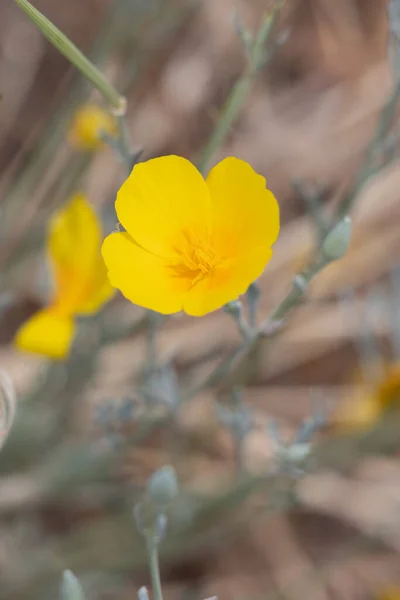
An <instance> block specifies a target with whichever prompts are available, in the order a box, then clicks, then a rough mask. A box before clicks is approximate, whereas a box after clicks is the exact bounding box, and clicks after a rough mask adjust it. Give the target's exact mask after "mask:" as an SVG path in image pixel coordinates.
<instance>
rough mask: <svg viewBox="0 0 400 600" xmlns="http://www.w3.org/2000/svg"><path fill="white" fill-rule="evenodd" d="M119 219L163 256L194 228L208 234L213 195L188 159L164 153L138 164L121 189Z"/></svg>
mask: <svg viewBox="0 0 400 600" xmlns="http://www.w3.org/2000/svg"><path fill="white" fill-rule="evenodd" d="M115 209H116V211H117V215H118V219H119V220H120V222H121V224H122V225H123V226H124V227H125V229H126V230H127V232H128V233H129V234H130V235H131V237H132V238H133V239H134V240H135V241H136V242H137V243H138V244H139V245H140V246H142V247H143V248H145V249H146V250H149V251H150V252H153V253H154V254H158V255H159V256H163V257H171V256H174V254H175V245H176V240H177V239H178V238H179V236H180V235H181V234H182V232H183V233H184V232H186V231H189V230H190V231H191V232H192V233H194V232H195V233H196V235H198V236H199V237H206V236H207V234H208V231H209V227H210V219H211V217H210V197H209V192H208V189H207V186H206V184H205V181H204V179H203V177H202V175H201V174H200V173H199V171H198V170H197V169H196V167H195V166H194V165H192V163H191V162H189V161H188V160H186V159H184V158H181V157H179V156H163V157H160V158H154V159H152V160H149V161H147V162H143V163H139V164H137V165H135V167H134V168H133V171H132V173H131V175H130V176H129V177H128V179H127V180H126V181H125V183H124V184H123V185H122V187H121V189H120V190H119V192H118V196H117V200H116V203H115Z"/></svg>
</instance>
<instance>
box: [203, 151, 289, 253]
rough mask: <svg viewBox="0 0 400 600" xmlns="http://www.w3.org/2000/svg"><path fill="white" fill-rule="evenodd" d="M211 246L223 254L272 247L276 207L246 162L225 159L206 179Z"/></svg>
mask: <svg viewBox="0 0 400 600" xmlns="http://www.w3.org/2000/svg"><path fill="white" fill-rule="evenodd" d="M207 186H208V188H209V190H210V194H211V202H212V214H213V238H212V239H213V246H214V248H215V250H216V252H217V253H220V254H222V255H224V254H228V255H233V254H239V255H240V254H242V253H243V252H248V251H251V249H254V248H257V247H259V246H271V245H272V244H273V243H274V242H275V241H276V238H277V237H278V233H279V206H278V203H277V201H276V199H275V197H274V195H273V194H272V192H271V191H270V190H268V189H267V188H266V187H265V179H264V177H262V176H261V175H258V173H256V172H255V171H254V169H253V168H252V167H251V166H250V165H249V164H248V163H246V162H245V161H243V160H240V159H238V158H233V157H229V158H225V159H224V160H222V161H221V162H220V163H218V164H217V165H216V166H215V167H214V168H213V169H212V170H211V171H210V173H209V175H208V177H207Z"/></svg>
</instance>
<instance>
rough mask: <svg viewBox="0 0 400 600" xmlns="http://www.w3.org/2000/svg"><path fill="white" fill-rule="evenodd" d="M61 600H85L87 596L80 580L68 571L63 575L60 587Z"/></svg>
mask: <svg viewBox="0 0 400 600" xmlns="http://www.w3.org/2000/svg"><path fill="white" fill-rule="evenodd" d="M60 598H61V600H85V595H84V593H83V590H82V586H81V584H80V583H79V579H78V578H77V577H76V576H75V575H74V574H73V572H72V571H69V570H66V571H64V573H63V577H62V580H61V587H60Z"/></svg>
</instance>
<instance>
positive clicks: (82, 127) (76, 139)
mask: <svg viewBox="0 0 400 600" xmlns="http://www.w3.org/2000/svg"><path fill="white" fill-rule="evenodd" d="M102 132H104V133H105V134H107V135H109V136H111V137H115V136H116V135H117V122H116V119H115V117H113V116H112V115H111V114H110V113H108V112H107V111H105V110H104V109H103V108H101V107H100V106H97V105H96V104H86V105H84V106H82V107H81V108H79V110H77V111H76V113H75V114H74V117H73V119H72V122H71V125H70V129H69V141H70V143H71V144H72V145H73V146H75V148H78V149H80V150H96V149H97V148H100V147H101V146H102V145H103V144H104V142H103V140H102V138H101V133H102Z"/></svg>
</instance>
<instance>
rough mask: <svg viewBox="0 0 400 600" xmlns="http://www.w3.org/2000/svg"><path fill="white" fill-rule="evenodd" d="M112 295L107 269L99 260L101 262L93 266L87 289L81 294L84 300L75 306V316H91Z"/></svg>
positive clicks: (113, 293) (112, 289) (113, 290)
mask: <svg viewBox="0 0 400 600" xmlns="http://www.w3.org/2000/svg"><path fill="white" fill-rule="evenodd" d="M83 289H84V288H83ZM114 295H115V289H114V288H113V286H112V285H111V283H110V281H109V279H108V275H107V269H106V266H105V264H104V261H103V259H102V258H101V262H100V260H99V261H98V264H97V265H95V266H94V268H93V273H92V277H91V279H90V281H89V282H88V287H87V288H86V290H85V293H84V294H82V297H83V298H84V300H83V301H82V302H81V303H80V304H77V306H76V314H79V315H93V314H95V313H97V312H98V311H99V310H100V309H101V307H102V306H103V305H104V304H106V302H108V301H109V300H111V298H112V297H113V296H114Z"/></svg>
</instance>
